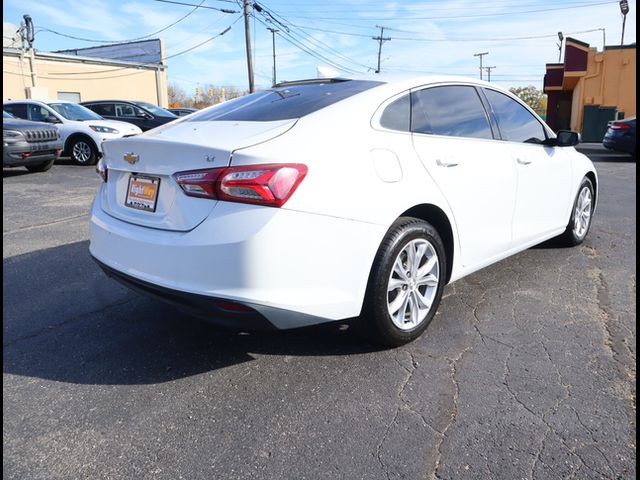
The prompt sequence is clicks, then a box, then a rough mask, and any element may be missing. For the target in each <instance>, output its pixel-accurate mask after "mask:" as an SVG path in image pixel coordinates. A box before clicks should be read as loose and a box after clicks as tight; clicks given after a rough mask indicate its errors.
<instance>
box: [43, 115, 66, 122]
mask: <svg viewBox="0 0 640 480" xmlns="http://www.w3.org/2000/svg"><path fill="white" fill-rule="evenodd" d="M44 121H45V122H47V123H62V122H61V121H60V120H58V119H57V118H56V117H54V116H49V117H45V118H44Z"/></svg>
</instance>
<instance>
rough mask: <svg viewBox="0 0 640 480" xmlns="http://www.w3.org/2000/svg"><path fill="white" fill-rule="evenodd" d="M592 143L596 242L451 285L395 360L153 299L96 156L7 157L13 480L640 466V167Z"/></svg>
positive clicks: (361, 347) (7, 404)
mask: <svg viewBox="0 0 640 480" xmlns="http://www.w3.org/2000/svg"><path fill="white" fill-rule="evenodd" d="M587 153H588V154H589V155H590V156H592V158H593V159H594V160H595V161H596V162H597V163H596V167H597V169H598V173H599V175H600V199H599V205H598V211H597V212H596V215H595V218H594V223H593V227H592V230H591V232H590V234H589V236H588V238H587V240H586V242H585V244H584V245H583V246H581V247H579V248H573V249H565V248H557V247H555V246H553V245H548V244H547V245H542V246H539V247H536V248H532V249H530V250H527V251H525V252H523V253H521V254H519V255H517V256H515V257H512V258H510V259H508V260H505V261H503V262H500V263H498V264H496V265H494V266H492V267H489V268H487V269H484V270H482V271H480V272H478V273H476V274H474V275H471V276H469V277H467V278H465V279H463V280H460V281H458V282H456V283H455V284H452V285H450V286H448V287H447V288H446V290H445V296H444V299H443V302H442V305H441V307H440V310H439V312H438V314H437V316H436V317H435V319H434V321H433V323H432V324H431V326H430V327H429V329H428V330H427V333H426V334H425V335H423V336H422V337H421V338H420V339H419V340H418V341H416V342H414V343H412V344H409V345H407V346H405V347H402V348H398V349H395V350H380V349H377V348H375V347H373V346H371V345H368V344H366V343H365V342H363V341H361V340H360V339H359V338H358V337H356V336H355V335H353V333H352V332H350V331H349V330H348V329H343V328H341V327H339V326H330V327H321V328H312V329H307V330H301V331H295V332H284V333H260V334H255V333H254V334H241V333H235V332H228V331H220V330H218V329H216V328H214V327H212V326H210V325H208V324H207V323H204V322H202V321H199V320H195V319H192V318H189V317H187V316H185V315H183V314H181V313H179V312H177V311H175V310H173V309H171V308H169V307H167V306H165V305H161V304H158V303H156V302H155V301H153V300H149V299H147V298H144V297H141V296H139V295H138V294H136V293H133V292H131V291H129V290H127V289H125V288H124V287H121V286H120V285H119V284H117V283H115V282H114V281H113V280H111V279H108V278H107V277H105V276H104V274H103V273H102V272H101V271H100V270H99V268H98V267H97V266H96V265H95V264H94V262H93V261H92V260H91V259H90V257H89V254H88V225H87V212H88V209H89V205H90V202H91V200H92V197H93V194H94V192H95V189H96V186H97V185H98V182H99V179H98V177H97V175H96V174H95V173H94V170H93V168H92V167H77V166H73V165H70V164H69V163H67V162H64V161H63V162H59V163H58V164H56V165H55V166H54V167H53V168H52V169H51V170H50V171H49V172H45V173H38V174H29V173H27V172H26V170H24V169H22V168H19V169H5V170H4V171H3V267H4V269H3V294H4V297H3V307H4V308H3V333H4V340H3V342H4V343H3V345H4V348H3V400H4V402H3V474H4V475H5V478H10V479H85V478H86V479H103V478H109V479H120V478H123V479H124V478H127V479H128V478H136V479H180V478H184V479H196V478H197V479H204V478H206V479H280V478H282V479H285V478H286V479H338V478H341V479H424V478H426V479H434V478H441V479H467V478H468V479H492V478H496V479H498V478H499V479H556V478H557V479H564V478H576V479H600V478H607V479H632V478H635V476H636V467H635V458H636V443H635V433H636V423H635V413H636V411H635V394H636V393H635V380H636V374H635V357H636V327H635V321H636V303H635V298H636V267H635V265H636V163H635V161H630V160H629V158H628V157H626V156H623V155H609V154H608V153H607V152H604V151H602V150H598V149H594V150H590V151H588V152H587Z"/></svg>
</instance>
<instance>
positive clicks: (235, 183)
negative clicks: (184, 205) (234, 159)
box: [173, 163, 308, 207]
mask: <svg viewBox="0 0 640 480" xmlns="http://www.w3.org/2000/svg"><path fill="white" fill-rule="evenodd" d="M307 171H308V169H307V167H306V165H302V164H300V163H289V164H266V165H249V166H241V167H227V168H211V169H207V170H190V171H188V172H178V173H176V174H174V175H173V178H174V179H175V181H176V182H177V183H178V185H180V187H181V188H182V190H183V191H184V193H185V194H187V195H189V196H191V197H200V198H210V199H217V200H226V201H229V202H241V203H253V204H257V205H266V206H270V207H281V206H282V205H284V204H285V202H286V201H287V200H288V199H289V197H291V195H292V194H293V192H294V191H295V189H296V188H297V187H298V185H299V184H300V182H301V181H302V179H303V178H304V177H305V175H306V174H307Z"/></svg>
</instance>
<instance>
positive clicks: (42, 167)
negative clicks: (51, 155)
mask: <svg viewBox="0 0 640 480" xmlns="http://www.w3.org/2000/svg"><path fill="white" fill-rule="evenodd" d="M54 162H55V159H54V160H47V161H46V162H42V163H36V164H33V165H25V166H26V168H27V170H29V171H30V172H32V173H36V172H46V171H47V170H49V169H51V167H53V164H54Z"/></svg>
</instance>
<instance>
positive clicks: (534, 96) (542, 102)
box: [509, 85, 547, 117]
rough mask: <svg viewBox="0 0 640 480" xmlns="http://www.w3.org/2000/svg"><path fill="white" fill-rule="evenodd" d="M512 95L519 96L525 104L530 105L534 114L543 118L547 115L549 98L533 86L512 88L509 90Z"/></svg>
mask: <svg viewBox="0 0 640 480" xmlns="http://www.w3.org/2000/svg"><path fill="white" fill-rule="evenodd" d="M509 91H510V92H511V93H513V94H514V95H516V96H518V97H519V98H520V99H521V100H522V101H523V102H524V103H526V104H527V105H529V106H530V107H531V108H532V109H533V111H534V112H536V113H537V114H538V115H540V116H541V117H544V116H545V115H546V113H547V96H546V95H545V94H544V93H542V91H540V90H538V89H537V88H536V87H534V86H533V85H529V86H528V87H512V88H510V89H509Z"/></svg>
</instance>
